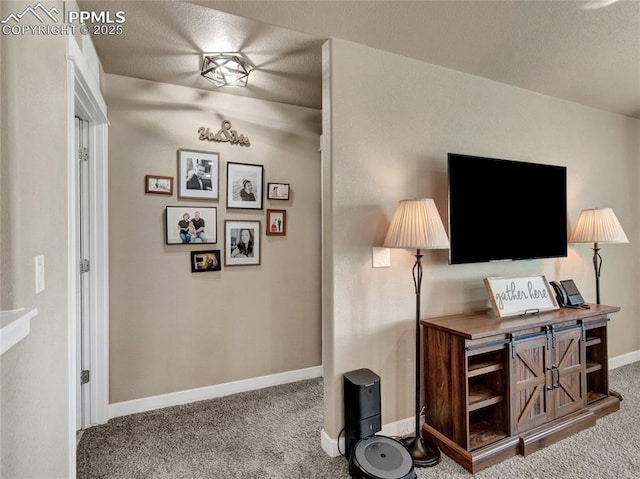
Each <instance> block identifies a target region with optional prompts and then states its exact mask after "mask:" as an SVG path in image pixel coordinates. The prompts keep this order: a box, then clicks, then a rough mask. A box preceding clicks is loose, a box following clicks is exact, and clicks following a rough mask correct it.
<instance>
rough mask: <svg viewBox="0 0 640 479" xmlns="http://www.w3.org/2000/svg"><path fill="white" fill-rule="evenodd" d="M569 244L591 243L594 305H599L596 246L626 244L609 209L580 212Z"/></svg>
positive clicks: (623, 235) (600, 260)
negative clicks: (594, 289)
mask: <svg viewBox="0 0 640 479" xmlns="http://www.w3.org/2000/svg"><path fill="white" fill-rule="evenodd" d="M569 242H571V243H593V269H594V271H595V274H596V303H597V304H600V270H601V269H602V257H601V256H600V253H599V251H600V248H599V246H598V245H600V244H602V243H628V242H629V239H628V238H627V235H626V234H625V233H624V230H623V229H622V226H621V225H620V222H619V221H618V218H617V217H616V214H615V213H614V212H613V210H612V209H611V208H592V209H588V210H582V211H581V212H580V216H579V217H578V221H577V223H576V227H575V228H574V230H573V233H572V234H571V238H570V239H569Z"/></svg>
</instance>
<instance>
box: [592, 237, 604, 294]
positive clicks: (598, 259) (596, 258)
mask: <svg viewBox="0 0 640 479" xmlns="http://www.w3.org/2000/svg"><path fill="white" fill-rule="evenodd" d="M599 251H600V248H598V243H593V270H594V271H595V273H596V304H600V269H601V268H602V256H600V253H599Z"/></svg>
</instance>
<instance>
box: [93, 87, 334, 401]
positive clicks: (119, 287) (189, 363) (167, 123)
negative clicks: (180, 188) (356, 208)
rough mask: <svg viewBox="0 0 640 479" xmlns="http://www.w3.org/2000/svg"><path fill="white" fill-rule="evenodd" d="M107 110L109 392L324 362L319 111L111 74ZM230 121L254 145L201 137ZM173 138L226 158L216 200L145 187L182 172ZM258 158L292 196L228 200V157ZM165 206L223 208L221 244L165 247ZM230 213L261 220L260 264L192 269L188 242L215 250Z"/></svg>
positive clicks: (163, 389) (114, 397)
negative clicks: (273, 224) (150, 179)
mask: <svg viewBox="0 0 640 479" xmlns="http://www.w3.org/2000/svg"><path fill="white" fill-rule="evenodd" d="M105 97H106V101H107V105H108V109H109V121H110V123H111V127H110V131H109V190H110V191H109V193H110V194H109V216H110V218H109V223H110V240H109V244H110V294H111V299H110V376H111V382H110V402H111V403H116V402H122V401H129V400H134V399H140V398H146V397H150V396H156V395H161V394H166V393H172V392H177V391H184V390H189V389H194V388H201V387H207V386H212V385H218V384H223V383H228V382H232V381H238V380H242V379H247V378H256V377H261V376H265V375H271V374H277V373H282V372H287V371H293V370H299V369H305V368H309V367H315V366H319V365H321V364H322V358H321V339H320V334H321V333H320V332H321V316H320V314H321V313H320V295H321V286H320V277H321V271H320V264H321V259H320V241H321V234H320V157H319V153H318V147H319V141H320V140H319V134H320V121H321V114H320V111H318V110H313V109H309V108H300V107H294V106H290V105H283V104H277V103H272V102H265V101H260V100H254V99H250V98H241V97H238V96H232V95H227V94H224V93H219V92H212V91H204V90H195V89H191V88H185V87H179V86H175V85H168V84H161V83H154V82H150V81H145V80H138V79H133V78H127V77H123V76H118V75H107V76H106V95H105ZM222 120H229V121H230V122H231V124H232V128H233V129H235V130H237V131H238V132H239V133H242V134H244V135H245V136H247V137H248V138H249V140H250V142H251V146H249V147H244V146H238V145H231V144H229V143H215V142H208V141H200V140H199V138H198V134H197V131H198V128H200V127H201V126H204V127H208V128H210V129H211V130H212V131H214V132H215V131H217V130H218V129H219V128H220V126H221V122H222ZM179 148H185V149H194V150H204V151H212V152H218V153H219V154H220V169H219V173H220V198H219V200H218V201H207V200H204V201H203V200H189V199H178V198H177V183H176V185H175V191H174V194H173V196H171V197H166V196H158V195H151V194H145V193H144V177H145V175H148V174H155V175H162V176H172V177H174V178H175V179H176V181H177V171H178V167H177V150H178V149H179ZM228 162H236V163H249V164H256V165H263V166H264V182H265V187H266V183H267V182H280V183H290V185H291V199H290V200H288V201H277V200H268V199H267V198H266V195H265V198H264V209H263V210H238V209H227V207H226V196H225V195H226V183H225V180H226V177H227V163H228ZM167 205H170V206H176V205H178V206H179V205H184V206H196V207H198V206H211V207H217V209H218V221H217V228H218V243H217V244H207V245H184V246H183V245H165V244H164V212H165V207H166V206H167ZM268 208H271V209H284V210H286V211H287V235H286V236H285V237H280V236H266V235H265V228H266V224H265V215H266V210H267V209H268ZM225 220H259V221H261V223H262V235H261V241H262V251H261V264H260V265H259V266H223V267H222V271H220V272H208V273H195V274H194V273H191V269H190V251H194V250H208V249H219V250H221V253H222V255H223V257H224V249H225V248H224V222H225Z"/></svg>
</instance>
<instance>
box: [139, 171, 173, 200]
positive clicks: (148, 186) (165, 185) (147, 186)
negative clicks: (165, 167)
mask: <svg viewBox="0 0 640 479" xmlns="http://www.w3.org/2000/svg"><path fill="white" fill-rule="evenodd" d="M144 192H145V193H152V194H154V195H169V196H171V195H173V176H157V175H146V176H145V177H144Z"/></svg>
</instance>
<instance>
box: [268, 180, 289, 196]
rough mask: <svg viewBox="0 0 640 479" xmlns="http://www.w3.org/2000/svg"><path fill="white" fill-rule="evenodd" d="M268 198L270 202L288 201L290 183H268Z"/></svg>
mask: <svg viewBox="0 0 640 479" xmlns="http://www.w3.org/2000/svg"><path fill="white" fill-rule="evenodd" d="M267 198H268V199H270V200H288V199H289V183H267Z"/></svg>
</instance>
